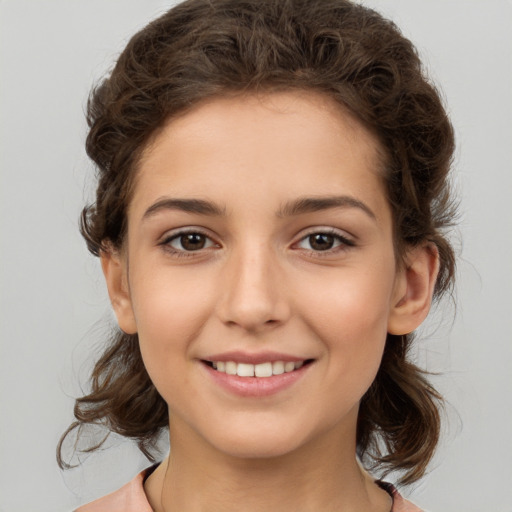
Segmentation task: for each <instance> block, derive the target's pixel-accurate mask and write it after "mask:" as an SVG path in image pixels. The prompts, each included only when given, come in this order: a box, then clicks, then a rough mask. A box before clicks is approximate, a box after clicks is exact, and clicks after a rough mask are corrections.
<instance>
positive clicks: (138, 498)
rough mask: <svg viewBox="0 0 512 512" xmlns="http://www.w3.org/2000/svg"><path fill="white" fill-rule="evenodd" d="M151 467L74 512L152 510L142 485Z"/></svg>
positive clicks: (146, 511) (143, 511)
mask: <svg viewBox="0 0 512 512" xmlns="http://www.w3.org/2000/svg"><path fill="white" fill-rule="evenodd" d="M151 469H152V468H149V469H146V470H144V471H142V472H141V473H139V474H138V475H137V476H136V477H135V478H134V479H133V480H131V481H130V482H128V483H127V484H126V485H124V486H123V487H121V488H120V489H118V490H117V491H115V492H113V493H111V494H107V496H104V497H103V498H99V499H97V500H95V501H93V502H91V503H88V504H87V505H83V506H81V507H78V508H77V509H76V510H75V512H152V509H151V507H150V505H149V503H148V500H147V498H146V494H145V492H144V485H143V484H144V479H145V477H146V475H148V474H149V472H150V470H151Z"/></svg>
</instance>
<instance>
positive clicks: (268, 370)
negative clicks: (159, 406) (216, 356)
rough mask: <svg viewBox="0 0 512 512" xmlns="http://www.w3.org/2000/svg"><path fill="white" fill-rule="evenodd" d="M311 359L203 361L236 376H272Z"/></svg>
mask: <svg viewBox="0 0 512 512" xmlns="http://www.w3.org/2000/svg"><path fill="white" fill-rule="evenodd" d="M312 362H313V359H306V360H304V361H295V362H292V361H286V362H285V361H273V362H270V361H269V362H266V363H259V364H250V363H236V362H235V361H203V363H205V364H206V365H207V366H209V367H210V368H213V369H214V370H216V371H218V372H220V373H226V374H228V375H237V376H238V377H272V376H274V375H282V374H283V373H291V372H293V371H295V370H298V369H300V368H302V367H303V366H306V365H308V364H311V363H312Z"/></svg>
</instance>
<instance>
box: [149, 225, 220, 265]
mask: <svg viewBox="0 0 512 512" xmlns="http://www.w3.org/2000/svg"><path fill="white" fill-rule="evenodd" d="M186 235H199V236H201V237H203V238H204V239H205V243H207V244H208V243H209V246H208V247H201V248H199V249H197V250H195V251H187V250H186V249H185V248H183V249H176V248H175V247H172V245H171V242H173V241H174V240H178V241H179V240H180V239H181V238H182V237H184V236H186ZM158 245H160V246H161V247H162V248H163V249H164V250H165V251H167V252H169V253H171V254H172V255H173V256H175V257H177V258H191V257H194V256H197V255H198V254H200V253H202V252H203V251H204V250H206V249H210V248H211V247H214V246H217V247H219V245H218V244H216V243H215V242H214V241H213V240H212V239H211V237H210V236H208V235H207V234H206V233H203V232H202V231H201V230H199V229H187V230H181V231H178V232H176V233H172V234H169V235H167V236H165V237H164V239H163V240H162V241H161V242H160V243H159V244H158Z"/></svg>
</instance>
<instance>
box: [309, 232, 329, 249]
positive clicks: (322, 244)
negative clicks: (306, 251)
mask: <svg viewBox="0 0 512 512" xmlns="http://www.w3.org/2000/svg"><path fill="white" fill-rule="evenodd" d="M308 241H309V245H310V247H311V248H312V249H313V250H314V251H327V250H329V249H332V248H333V246H334V241H335V238H334V236H333V235H328V234H326V233H315V234H313V235H309V237H308Z"/></svg>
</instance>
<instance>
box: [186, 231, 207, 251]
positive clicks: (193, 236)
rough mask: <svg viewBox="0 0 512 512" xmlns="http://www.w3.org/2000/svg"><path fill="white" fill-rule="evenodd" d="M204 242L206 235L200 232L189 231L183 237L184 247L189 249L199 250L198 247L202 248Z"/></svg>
mask: <svg viewBox="0 0 512 512" xmlns="http://www.w3.org/2000/svg"><path fill="white" fill-rule="evenodd" d="M204 244H205V239H204V236H203V235H200V234H199V233H189V234H187V235H183V236H182V237H181V245H182V247H183V248H184V249H187V250H189V251H197V250H198V249H202V248H203V247H204Z"/></svg>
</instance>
